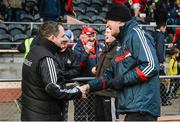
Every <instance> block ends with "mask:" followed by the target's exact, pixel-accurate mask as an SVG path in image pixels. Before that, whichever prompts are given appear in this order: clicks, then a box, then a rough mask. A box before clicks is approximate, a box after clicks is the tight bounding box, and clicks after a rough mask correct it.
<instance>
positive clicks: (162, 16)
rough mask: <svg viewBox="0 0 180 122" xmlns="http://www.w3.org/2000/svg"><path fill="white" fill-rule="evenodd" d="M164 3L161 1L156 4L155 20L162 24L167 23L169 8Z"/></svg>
mask: <svg viewBox="0 0 180 122" xmlns="http://www.w3.org/2000/svg"><path fill="white" fill-rule="evenodd" d="M163 1H164V0H160V1H158V2H156V3H155V10H154V19H155V20H156V23H162V22H166V21H167V17H168V6H167V5H166V4H165V2H163Z"/></svg>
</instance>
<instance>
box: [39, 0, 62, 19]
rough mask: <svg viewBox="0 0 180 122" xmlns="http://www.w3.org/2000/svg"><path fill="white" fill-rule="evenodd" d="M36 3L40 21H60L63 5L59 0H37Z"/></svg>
mask: <svg viewBox="0 0 180 122" xmlns="http://www.w3.org/2000/svg"><path fill="white" fill-rule="evenodd" d="M38 5H39V14H40V17H41V21H44V22H45V21H49V20H52V21H56V22H57V21H60V16H61V14H62V10H61V9H62V8H63V7H64V6H63V4H62V1H61V0H38Z"/></svg>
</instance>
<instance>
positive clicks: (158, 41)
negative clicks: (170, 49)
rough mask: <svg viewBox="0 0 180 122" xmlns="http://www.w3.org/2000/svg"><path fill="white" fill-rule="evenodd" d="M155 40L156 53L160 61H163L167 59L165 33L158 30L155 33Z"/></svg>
mask: <svg viewBox="0 0 180 122" xmlns="http://www.w3.org/2000/svg"><path fill="white" fill-rule="evenodd" d="M154 41H155V47H156V54H157V58H158V60H159V63H163V62H164V61H165V51H166V50H165V49H166V46H165V35H164V33H163V32H161V31H160V30H159V29H158V30H156V32H155V34H154Z"/></svg>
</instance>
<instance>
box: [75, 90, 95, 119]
mask: <svg viewBox="0 0 180 122" xmlns="http://www.w3.org/2000/svg"><path fill="white" fill-rule="evenodd" d="M94 101H95V95H94V94H91V93H90V94H88V95H87V99H76V100H74V121H94V120H95V108H94Z"/></svg>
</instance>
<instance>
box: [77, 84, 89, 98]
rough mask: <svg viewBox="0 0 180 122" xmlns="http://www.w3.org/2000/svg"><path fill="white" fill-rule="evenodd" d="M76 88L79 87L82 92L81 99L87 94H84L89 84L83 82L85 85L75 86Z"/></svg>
mask: <svg viewBox="0 0 180 122" xmlns="http://www.w3.org/2000/svg"><path fill="white" fill-rule="evenodd" d="M77 88H79V90H80V91H81V93H82V97H81V98H82V99H86V98H87V96H86V94H87V93H89V90H90V86H89V84H85V85H82V86H77Z"/></svg>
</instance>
